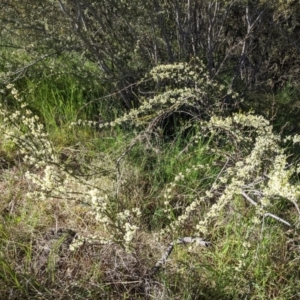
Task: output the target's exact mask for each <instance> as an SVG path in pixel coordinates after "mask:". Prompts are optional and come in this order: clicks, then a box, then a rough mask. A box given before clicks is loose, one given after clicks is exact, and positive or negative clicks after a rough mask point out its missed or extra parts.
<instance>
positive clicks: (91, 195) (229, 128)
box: [0, 61, 300, 250]
mask: <svg viewBox="0 0 300 300" xmlns="http://www.w3.org/2000/svg"><path fill="white" fill-rule="evenodd" d="M150 78H151V80H154V82H155V83H156V85H157V89H156V93H155V94H154V96H152V97H149V98H146V97H142V98H141V105H140V107H139V108H138V109H132V110H131V111H129V112H128V113H126V114H125V115H123V116H122V117H120V118H117V119H115V120H113V121H111V122H107V123H104V124H101V125H100V127H103V128H105V127H114V126H116V125H118V124H121V123H123V122H132V123H133V124H136V125H146V126H147V129H146V130H141V133H140V135H139V136H140V137H142V138H147V139H148V140H149V139H150V140H151V133H152V132H154V131H155V130H156V128H157V124H158V123H159V120H161V119H163V118H164V117H165V116H166V115H168V114H171V113H172V112H176V111H179V110H182V109H183V106H188V107H190V108H196V110H195V111H198V112H199V111H200V110H202V111H205V118H204V117H201V118H200V117H199V116H198V117H197V118H196V117H195V118H193V119H191V121H190V125H191V126H194V125H197V126H198V127H197V128H200V129H199V130H198V132H197V133H196V134H195V135H194V136H193V138H192V140H191V142H190V144H189V145H188V146H187V147H186V150H187V151H189V149H194V150H195V149H196V151H197V147H198V146H197V145H198V143H200V144H201V145H205V146H203V147H204V148H203V147H202V148H201V151H203V155H206V156H209V157H212V158H213V159H214V160H215V161H216V162H218V163H219V164H220V163H221V164H222V166H221V167H219V171H218V174H217V175H215V176H214V178H213V180H212V181H211V183H210V186H209V188H207V189H203V190H195V191H191V190H189V192H188V195H189V199H190V198H193V200H192V201H189V202H188V201H187V202H185V204H184V207H183V210H182V212H181V213H180V214H178V213H174V209H175V207H174V204H173V202H172V199H173V197H174V194H175V193H176V187H177V186H178V185H183V184H185V185H186V186H187V187H188V185H189V184H190V176H189V175H190V174H192V173H193V174H196V175H197V176H195V177H193V178H197V179H194V180H199V178H201V177H210V178H212V175H211V174H210V169H211V168H212V165H211V164H210V163H208V164H197V165H194V166H190V167H189V168H187V169H186V170H185V172H180V173H178V174H175V175H174V180H173V182H170V183H168V184H167V185H166V186H165V188H164V190H163V193H162V195H163V198H164V212H165V213H166V216H167V217H168V218H169V222H170V223H169V226H167V227H165V228H164V229H162V230H161V232H160V236H165V235H168V236H172V235H173V234H174V235H175V236H174V237H172V238H176V237H177V236H178V234H180V233H185V232H186V228H188V230H189V234H192V235H195V236H199V235H206V234H208V233H209V231H210V226H211V225H212V224H213V223H214V222H218V223H222V222H224V220H222V217H221V216H222V213H221V212H222V211H223V210H224V209H225V208H226V207H228V206H232V205H234V204H233V203H234V201H233V200H234V199H237V198H244V199H245V200H246V201H247V202H249V203H250V204H252V205H253V206H254V207H255V211H256V213H255V214H254V216H253V219H252V222H253V224H260V223H261V222H262V220H263V218H265V217H272V218H275V219H276V220H278V221H279V222H282V223H284V224H286V225H290V222H289V221H287V220H284V219H282V218H280V217H279V216H276V215H274V214H272V213H271V212H270V211H271V210H272V205H273V203H274V202H275V201H277V200H278V199H282V198H283V199H286V200H288V201H290V202H291V203H292V204H293V205H294V207H295V209H296V210H297V212H298V213H299V217H300V210H299V207H298V199H299V193H300V190H299V186H298V185H297V184H295V183H294V182H293V181H292V180H291V179H292V176H293V175H294V174H295V173H296V172H297V171H299V166H298V165H297V166H296V167H294V166H293V165H292V164H290V163H289V162H288V154H287V153H286V152H285V148H284V147H282V145H283V143H286V142H290V143H292V144H293V143H298V142H299V140H300V139H299V137H298V136H293V137H286V138H285V139H284V140H283V139H282V138H281V136H280V135H279V134H276V133H274V132H273V130H272V126H271V125H270V124H269V122H268V121H267V120H266V119H264V118H263V117H262V116H257V115H253V114H249V113H246V114H245V113H236V114H232V115H231V116H227V117H226V116H222V114H221V113H222V109H224V108H225V106H224V105H225V104H224V103H225V99H226V97H231V99H233V100H234V99H237V98H238V94H236V93H234V92H233V91H232V90H227V89H226V88H225V86H223V85H220V84H218V83H217V82H214V81H213V80H210V79H209V76H208V74H207V72H206V71H205V70H204V67H203V64H202V63H201V62H200V61H195V62H193V63H191V64H190V65H189V64H183V63H180V64H174V65H163V66H158V67H156V68H154V69H153V70H152V71H151V72H150ZM7 88H8V89H10V91H11V94H12V95H13V96H14V98H15V99H16V100H17V102H18V103H19V108H18V109H17V110H15V111H13V112H11V111H9V110H8V109H6V107H5V106H4V105H2V106H1V111H0V112H1V115H2V118H3V119H2V125H1V131H2V135H3V136H4V137H5V138H6V139H10V140H11V141H13V143H15V144H16V146H17V147H18V149H19V150H20V153H21V154H22V155H23V158H24V161H25V162H26V163H27V164H30V165H31V166H33V167H34V168H31V169H30V171H28V172H27V174H26V176H27V178H29V179H30V180H31V181H32V183H33V184H34V191H33V192H31V193H30V194H28V196H30V197H35V198H36V199H39V200H43V201H45V200H47V199H48V198H62V197H64V198H66V199H72V200H75V201H77V203H84V204H85V205H88V206H89V207H90V210H91V213H92V214H93V215H94V217H95V220H96V221H97V222H98V223H99V224H100V225H101V226H102V228H103V230H102V231H101V233H100V234H99V236H97V237H95V238H97V239H98V240H99V239H100V240H101V241H102V242H106V243H107V242H117V243H119V244H121V245H122V246H123V247H124V248H125V249H126V250H130V247H131V246H132V245H134V238H135V235H136V233H137V232H138V230H139V229H140V228H141V222H142V220H141V215H142V213H143V212H142V211H141V208H140V207H126V203H123V204H122V205H120V199H119V195H118V193H117V192H116V190H118V189H117V188H116V187H117V186H120V184H121V185H122V184H126V183H121V182H120V181H119V180H118V179H117V176H113V177H111V178H110V179H109V180H110V184H109V185H107V186H105V185H104V184H103V181H102V177H101V176H100V177H99V176H97V175H93V176H91V175H89V174H86V176H85V175H84V174H83V175H82V176H78V175H76V174H74V173H72V172H71V171H70V170H68V169H66V168H65V165H64V164H63V163H61V162H60V160H59V158H58V155H57V154H56V152H55V147H54V145H52V143H51V141H50V140H49V138H48V135H47V132H46V129H45V127H44V126H43V125H42V124H41V123H40V121H39V119H38V118H37V117H36V116H35V115H34V114H33V113H32V112H31V111H30V110H29V109H28V108H27V104H26V102H25V101H24V100H23V99H22V98H21V97H20V96H19V93H18V91H17V90H16V89H15V88H14V87H13V86H12V85H9V86H8V87H7ZM191 111H192V110H190V112H191ZM202 116H203V115H202ZM82 124H84V125H96V123H95V124H94V123H93V122H91V121H82V120H79V121H78V122H76V123H74V124H73V125H82ZM136 141H137V139H133V141H131V142H130V143H129V145H130V147H132V145H133V144H134V143H135V142H136ZM203 149H204V150H203ZM126 153H127V152H126V151H125V152H124V154H126ZM124 156H125V155H124ZM118 162H119V161H118ZM118 166H119V165H118ZM37 170H39V172H37ZM114 172H115V174H117V173H118V168H115V170H114ZM200 180H201V179H200ZM204 203H206V204H207V203H209V204H210V206H209V209H208V210H207V211H206V213H203V210H202V209H200V208H201V207H203V204H204ZM187 224H189V226H187Z"/></svg>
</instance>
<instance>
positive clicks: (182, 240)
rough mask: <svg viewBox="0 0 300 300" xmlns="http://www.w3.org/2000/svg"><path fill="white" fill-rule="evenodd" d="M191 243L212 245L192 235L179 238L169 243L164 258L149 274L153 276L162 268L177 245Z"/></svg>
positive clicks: (204, 245)
mask: <svg viewBox="0 0 300 300" xmlns="http://www.w3.org/2000/svg"><path fill="white" fill-rule="evenodd" d="M191 243H196V244H197V245H198V246H202V247H208V246H209V245H210V243H209V242H207V241H205V240H203V239H201V238H192V237H183V238H179V239H178V240H177V241H175V242H172V243H170V244H169V246H168V248H167V249H166V251H165V252H164V254H163V256H162V258H161V259H160V260H159V261H158V262H157V263H156V264H155V266H154V267H153V268H152V269H151V271H150V274H147V275H151V276H153V275H155V274H156V273H157V272H158V271H159V270H160V268H161V267H162V266H163V265H164V264H165V263H166V261H167V259H168V258H169V256H170V255H171V253H172V251H173V249H174V246H175V245H180V244H191Z"/></svg>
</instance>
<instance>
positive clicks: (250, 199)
mask: <svg viewBox="0 0 300 300" xmlns="http://www.w3.org/2000/svg"><path fill="white" fill-rule="evenodd" d="M241 194H242V196H243V197H244V198H245V199H246V200H248V201H249V202H250V203H251V204H252V205H254V206H257V205H258V204H257V203H256V202H255V201H254V200H253V199H252V198H251V197H249V195H247V194H246V193H245V192H244V191H242V193H241ZM263 217H264V218H265V217H271V218H273V219H275V220H277V221H279V222H281V223H283V224H285V225H287V226H291V224H290V223H289V222H287V221H286V220H283V219H281V218H279V217H278V216H276V215H274V214H271V213H269V212H267V213H265V214H264V215H263Z"/></svg>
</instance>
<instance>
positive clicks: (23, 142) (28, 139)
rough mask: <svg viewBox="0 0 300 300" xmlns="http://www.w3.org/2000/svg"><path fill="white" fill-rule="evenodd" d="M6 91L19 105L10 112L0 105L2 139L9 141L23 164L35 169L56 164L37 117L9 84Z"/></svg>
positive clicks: (44, 131) (51, 148) (45, 134)
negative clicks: (50, 163)
mask: <svg viewBox="0 0 300 300" xmlns="http://www.w3.org/2000/svg"><path fill="white" fill-rule="evenodd" d="M7 89H9V90H10V92H11V95H12V96H13V97H14V98H15V100H17V102H18V103H19V104H20V107H19V109H17V110H14V111H13V112H11V111H10V110H9V109H8V108H7V107H5V106H4V105H3V104H0V114H1V116H2V117H3V119H2V123H1V127H0V131H1V133H2V134H3V135H4V138H6V139H10V140H11V141H12V142H13V143H14V144H15V145H16V146H17V148H18V149H19V151H20V153H21V154H22V155H23V156H24V160H25V162H27V163H29V164H31V165H35V166H37V167H41V166H45V165H46V164H47V162H58V159H57V157H56V155H55V153H54V150H53V146H52V144H51V142H50V141H49V138H48V134H47V133H46V130H45V128H44V125H43V124H42V123H41V122H40V120H39V117H38V116H36V115H34V114H33V113H32V111H31V110H30V109H28V105H27V103H26V102H25V101H24V100H23V99H22V98H21V97H20V95H19V93H18V91H17V90H16V88H15V87H14V86H13V85H12V84H9V85H7Z"/></svg>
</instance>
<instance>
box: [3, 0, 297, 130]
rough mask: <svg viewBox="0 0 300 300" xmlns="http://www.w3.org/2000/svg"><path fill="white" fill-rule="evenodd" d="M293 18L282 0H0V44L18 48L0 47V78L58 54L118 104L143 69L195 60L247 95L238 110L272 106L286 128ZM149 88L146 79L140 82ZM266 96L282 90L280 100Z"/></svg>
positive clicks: (127, 101)
mask: <svg viewBox="0 0 300 300" xmlns="http://www.w3.org/2000/svg"><path fill="white" fill-rule="evenodd" d="M299 16H300V4H299V2H298V1H291V0H282V1H265V0H256V1H245V0H239V1H208V0H187V1H177V0H176V1H174V0H172V1H169V0H164V1H157V0H147V1H143V2H142V3H141V2H140V1H127V0H123V1H114V0H105V1H101V2H100V1H93V0H76V1H69V0H57V1H53V0H46V1H32V0H26V1H22V2H20V1H12V0H6V1H2V4H1V10H0V18H1V40H2V43H1V44H2V48H4V49H7V50H8V51H11V50H13V51H14V53H16V54H18V55H14V56H9V55H7V53H6V52H5V51H3V52H2V53H1V57H0V66H1V79H2V80H3V81H5V82H11V81H17V80H18V81H20V80H22V78H24V77H27V78H30V79H37V78H39V76H41V74H42V73H43V74H44V73H45V72H47V73H49V74H50V73H51V72H52V73H53V72H54V71H53V69H51V64H49V63H47V64H45V63H44V62H45V61H46V60H47V61H49V60H51V59H53V60H55V61H57V59H58V58H59V57H61V58H63V63H62V64H61V65H60V67H59V69H60V70H59V72H70V73H73V75H74V76H76V77H77V78H78V81H79V84H82V85H85V84H86V83H87V82H93V85H94V87H95V88H96V87H97V86H99V85H102V87H105V88H104V90H105V93H106V94H107V93H113V92H116V91H117V92H118V93H117V94H116V95H114V98H113V100H114V103H116V105H119V104H117V103H121V105H122V106H123V108H124V109H128V108H132V107H137V106H139V103H140V101H139V96H137V94H138V92H139V89H138V88H137V87H136V86H135V85H134V83H136V82H137V81H139V80H140V79H141V78H143V76H144V74H146V72H147V71H149V70H150V69H151V68H153V67H154V66H156V65H158V64H166V63H175V62H189V61H190V60H191V59H192V58H193V57H197V58H200V59H201V60H203V61H204V62H205V63H206V66H207V69H208V71H209V74H210V76H211V77H212V78H214V79H216V80H218V81H220V82H222V83H224V84H226V86H228V87H232V88H234V89H235V90H237V91H239V92H241V93H242V94H243V95H247V96H249V95H250V96H249V97H247V99H249V100H247V101H246V102H245V103H244V106H243V108H244V109H247V110H248V109H254V110H258V111H259V112H260V113H263V114H264V115H266V116H267V117H274V113H275V112H276V111H277V114H278V116H279V117H278V120H280V121H279V123H278V128H281V126H283V125H284V124H285V122H286V121H287V120H289V122H290V120H291V119H292V120H293V122H292V123H293V124H290V125H289V126H288V127H286V128H287V130H288V131H291V130H296V129H298V124H297V121H296V114H297V113H298V106H299V105H298V100H297V99H295V97H294V96H293V95H294V94H295V93H297V91H298V89H299V83H298V82H299V74H300V72H299V65H300V61H299V57H300V56H299V52H300V41H299V31H300V17H299ZM86 64H92V65H93V66H94V67H93V68H89V69H87V68H86V67H85V66H86ZM55 72H58V71H57V70H56V71H55ZM153 90H155V87H153V86H152V85H151V84H149V85H148V86H147V85H146V86H145V88H144V91H145V92H147V91H148V92H149V91H153ZM103 93H104V91H103V90H102V91H99V95H101V94H103ZM266 93H267V94H268V95H272V94H277V93H285V95H286V96H287V97H286V98H285V101H284V103H282V101H281V102H280V101H277V100H276V97H273V98H272V97H271V98H270V97H264V96H263V95H265V94H266ZM262 96H263V97H264V98H265V100H264V101H261V98H262ZM274 99H275V100H274ZM89 100H91V99H88V97H87V102H88V101H89ZM274 105H275V106H276V107H275V108H274ZM271 107H272V109H271ZM282 110H284V111H285V115H286V117H287V118H285V117H284V115H282V114H280V111H282ZM278 111H279V112H278ZM288 111H290V112H291V111H293V113H291V115H289V114H286V113H287V112H288ZM287 115H289V116H287ZM290 123H291V122H290Z"/></svg>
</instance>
